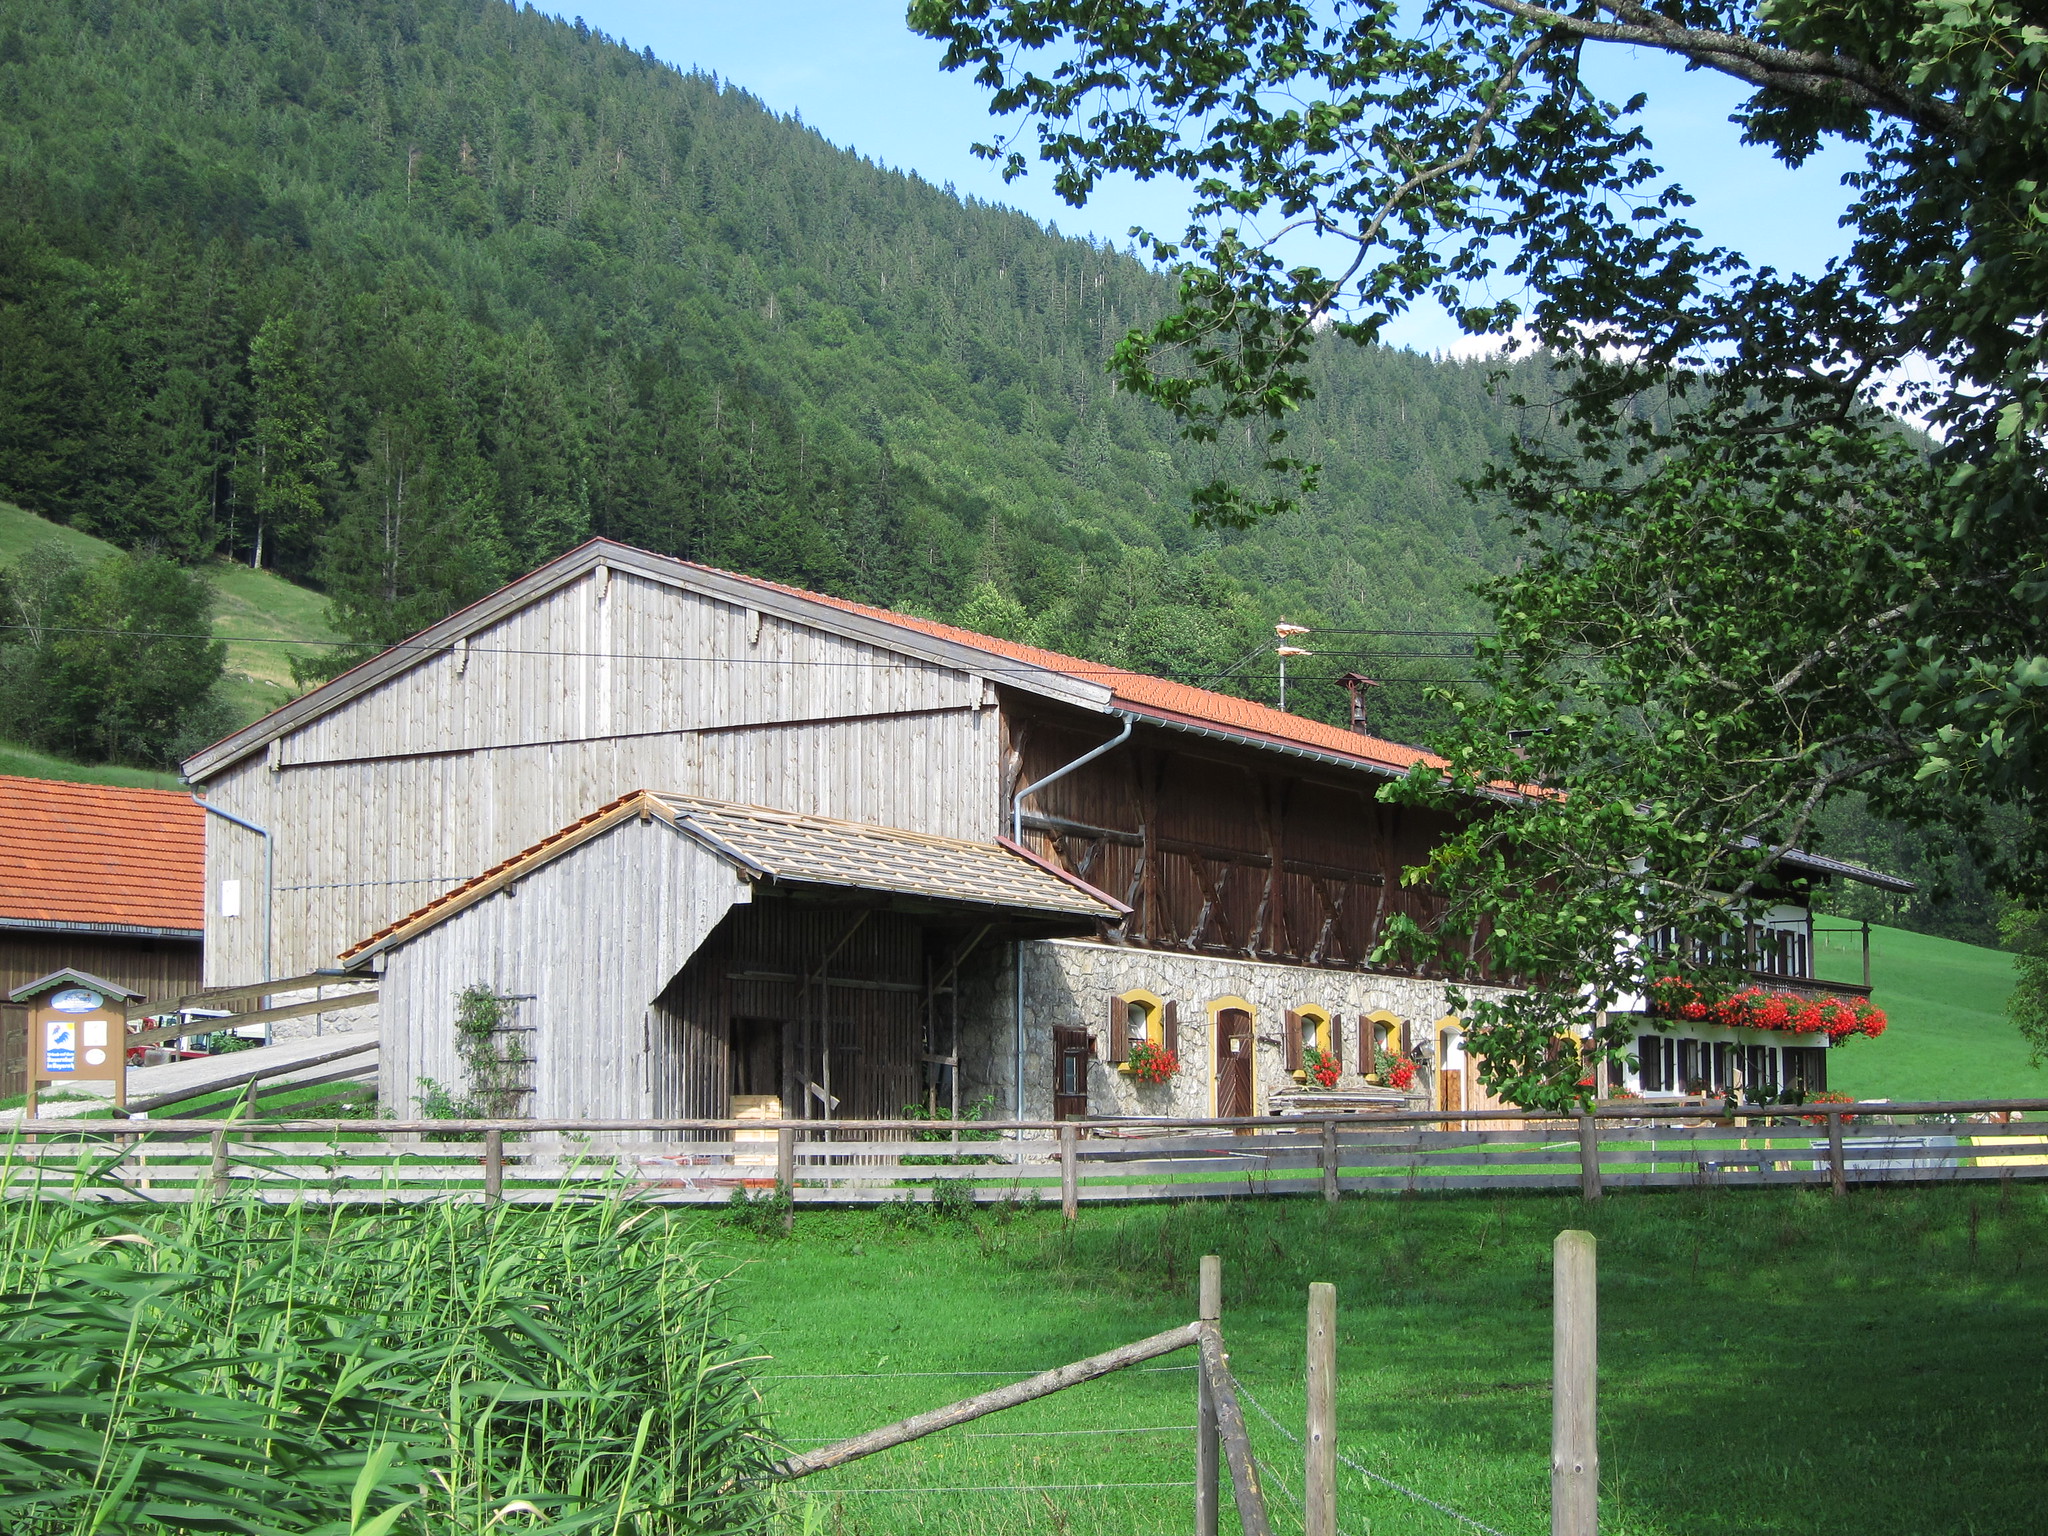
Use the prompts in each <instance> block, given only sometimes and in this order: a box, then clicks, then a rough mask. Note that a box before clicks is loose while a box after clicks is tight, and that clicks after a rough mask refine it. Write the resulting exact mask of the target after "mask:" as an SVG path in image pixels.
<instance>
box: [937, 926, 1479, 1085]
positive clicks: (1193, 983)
mask: <svg viewBox="0 0 2048 1536" xmlns="http://www.w3.org/2000/svg"><path fill="white" fill-rule="evenodd" d="M1017 948H1021V950H1022V952H1023V959H1024V1104H1023V1111H1022V1114H1021V1116H1020V1117H1019V1118H1023V1119H1032V1120H1039V1119H1049V1118H1050V1117H1051V1115H1052V1107H1053V1106H1052V1090H1053V1057H1052V1031H1053V1029H1054V1028H1055V1027H1056V1026H1057V1027H1063V1028H1083V1027H1085V1028H1086V1029H1087V1030H1088V1031H1089V1033H1090V1035H1091V1036H1092V1038H1093V1040H1094V1043H1095V1054H1096V1059H1095V1060H1093V1061H1092V1062H1091V1063H1090V1064H1089V1069H1088V1110H1089V1113H1090V1114H1095V1115H1173V1116H1186V1117H1200V1116H1207V1115H1211V1114H1213V1113H1214V1112H1215V1111H1214V1098H1213V1092H1214V1090H1213V1079H1214V1061H1215V1051H1214V1046H1213V1035H1212V1029H1211V1019H1212V1008H1213V1007H1214V1006H1215V1005H1218V1004H1219V1003H1221V1002H1223V1001H1224V1000H1226V999H1228V1000H1233V1005H1234V1006H1242V1005H1249V1008H1250V1011H1251V1015H1252V1024H1253V1036H1254V1039H1255V1041H1256V1051H1255V1055H1254V1065H1253V1088H1252V1091H1253V1098H1254V1103H1255V1105H1256V1109H1257V1112H1258V1113H1260V1114H1263V1113H1265V1111H1266V1097H1267V1094H1268V1093H1269V1092H1270V1091H1272V1090H1273V1089H1276V1088H1289V1087H1294V1086H1296V1085H1295V1083H1294V1080H1293V1078H1292V1077H1291V1076H1290V1075H1289V1073H1288V1072H1287V1069H1286V1045H1285V1041H1284V1038H1283V1035H1282V1029H1283V1027H1284V1023H1285V1018H1286V1014H1287V1012H1288V1010H1290V1009H1294V1010H1299V1009H1303V1008H1322V1009H1326V1010H1328V1012H1329V1013H1330V1014H1331V1016H1332V1018H1333V1020H1334V1021H1335V1022H1336V1023H1337V1024H1338V1026H1339V1027H1340V1028H1341V1029H1342V1031H1343V1060H1344V1075H1343V1077H1342V1078H1341V1079H1340V1080H1339V1082H1338V1085H1337V1086H1338V1087H1339V1088H1340V1089H1343V1088H1359V1087H1363V1086H1364V1076H1363V1072H1362V1064H1361V1062H1360V1059H1359V1056H1360V1048H1359V1018H1360V1016H1361V1015H1363V1014H1370V1013H1375V1012H1380V1011H1385V1012H1387V1013H1390V1014H1392V1015H1394V1017H1395V1018H1397V1019H1404V1020H1406V1021H1407V1022H1408V1023H1409V1024H1411V1025H1412V1026H1413V1029H1414V1037H1415V1039H1416V1040H1418V1041H1422V1040H1428V1039H1430V1038H1431V1037H1432V1034H1433V1026H1434V1025H1435V1024H1436V1022H1437V1021H1438V1020H1439V1019H1442V1018H1444V1017H1445V1016H1447V1015H1448V1014H1449V1013H1450V1011H1451V1007H1450V1001H1449V999H1448V997H1447V996H1446V991H1445V985H1444V983H1442V982H1437V981H1420V980H1416V979H1414V978H1412V977H1405V976H1384V975H1375V974H1370V973H1365V972H1358V971H1336V970H1324V969H1320V968H1312V967H1308V966H1296V965H1275V964H1272V963H1270V962H1266V961H1258V960H1234V959H1226V958H1223V957H1220V956H1209V955H1186V954H1174V953H1171V952H1166V951H1160V950H1152V949H1136V948H1125V947H1122V946H1119V945H1111V944H1098V943H1094V942H1092V941H1089V940H1085V939H1054V940H1041V941H1033V942H1030V943H1026V944H1023V945H1021V946H1017ZM1013 953H1014V949H1013V948H1012V947H1011V946H1005V950H1004V952H1003V955H1002V958H1001V960H1000V961H999V962H998V963H996V964H993V965H989V966H986V967H984V968H982V969H980V970H979V971H978V972H977V973H976V974H974V975H972V976H963V978H962V986H961V1045H960V1049H961V1068H962V1071H961V1102H962V1103H963V1104H966V1103H969V1102H971V1101H972V1100H973V1099H975V1098H977V1097H979V1096H981V1095H983V1094H988V1095H991V1096H993V1098H994V1100H995V1109H994V1112H993V1117H994V1118H999V1119H1008V1118H1010V1116H1011V1114H1012V1112H1013V1111H1012V1105H1011V1097H1012V1083H1013V1080H1014V1076H1015V1069H1014V1061H1015V1056H1014V1051H1015V1034H1014V1023H1013V1020H1014V1016H1015V1005H1016V996H1015V991H1014V988H1015V976H1016V973H1015V971H1014V970H1013V969H1012V962H1011V955H1012V954H1013ZM1131 991H1144V992H1150V993H1153V994H1155V995H1157V996H1158V997H1160V998H1163V999H1169V1000H1171V1001H1173V1002H1175V1003H1177V1004H1178V1005H1179V1018H1180V1040H1179V1045H1180V1049H1179V1055H1180V1063H1181V1069H1180V1072H1179V1073H1178V1074H1177V1075H1176V1076H1175V1077H1174V1078H1173V1079H1172V1080H1170V1081H1168V1082H1165V1083H1160V1084H1156V1085H1150V1084H1141V1083H1138V1082H1136V1081H1134V1080H1133V1079H1132V1078H1131V1077H1130V1076H1129V1075H1128V1074H1126V1073H1123V1072H1119V1071H1118V1070H1117V1069H1116V1068H1115V1067H1113V1066H1111V1065H1110V1064H1109V1063H1108V1062H1107V1061H1106V1060H1104V1059H1103V1057H1104V1056H1105V1055H1106V1052H1105V1049H1104V1036H1105V1034H1106V1032H1107V1030H1108V1028H1109V1021H1110V999H1111V998H1114V997H1118V996H1120V995H1122V994H1124V993H1126V992H1131ZM1433 1076H1434V1075H1433V1074H1429V1073H1426V1074H1425V1077H1424V1080H1423V1081H1422V1082H1421V1083H1419V1084H1418V1087H1420V1088H1423V1089H1425V1090H1427V1089H1428V1088H1429V1087H1430V1085H1431V1083H1432V1082H1433Z"/></svg>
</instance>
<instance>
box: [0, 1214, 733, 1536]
mask: <svg viewBox="0 0 2048 1536" xmlns="http://www.w3.org/2000/svg"><path fill="white" fill-rule="evenodd" d="M129 1209H130V1210H131V1211H132V1209H133V1208H132V1207H131V1208H129ZM7 1214H8V1226H7V1227H6V1229H5V1230H4V1231H0V1241H4V1247H0V1264H4V1277H5V1282H6V1284H7V1285H8V1286H9V1287H10V1289H11V1290H12V1291H13V1293H14V1294H12V1295H9V1296H7V1297H6V1298H5V1301H4V1308H5V1310H4V1313H0V1525H4V1526H5V1528H6V1529H7V1530H8V1532H9V1533H10V1536H90V1533H95V1532H97V1533H106V1536H127V1533H135V1536H170V1533H172V1532H180V1531H188V1530H206V1531H219V1532H227V1533H236V1536H393V1533H406V1536H429V1533H431V1536H454V1533H458V1532H464V1533H482V1532H485V1531H489V1530H494V1529H495V1528H496V1527H497V1526H498V1525H499V1524H500V1523H502V1522H501V1521H500V1518H499V1516H500V1513H501V1512H502V1511H503V1510H505V1509H506V1508H507V1507H508V1506H509V1505H514V1504H520V1503H523V1505H524V1507H525V1508H526V1509H527V1510H529V1511H530V1512H531V1515H530V1517H529V1519H527V1520H522V1521H520V1522H518V1523H517V1524H515V1525H513V1526H512V1527H511V1528H512V1529H525V1530H533V1531H545V1532H550V1533H557V1532H561V1533H566V1532H571V1531H582V1530H607V1531H612V1532H615V1533H624V1532H632V1533H635V1536H640V1533H647V1536H652V1533H655V1532H660V1533H661V1536H670V1533H673V1532H677V1531H682V1530H694V1529H718V1530H721V1531H724V1530H731V1531H742V1530H748V1529H753V1528H755V1526H756V1523H757V1520H758V1517H759V1510H758V1509H757V1507H756V1504H755V1501H754V1498H753V1495H752V1494H751V1493H749V1492H748V1491H747V1486H746V1479H747V1478H748V1477H749V1476H750V1475H751V1474H752V1473H754V1472H756V1471H758V1470H759V1469H761V1468H762V1467H765V1466H766V1464H767V1462H768V1459H769V1456H768V1452H769V1449H770V1447H769V1444H768V1441H767V1440H766V1438H765V1436H764V1435H763V1434H762V1432H761V1430H760V1427H759V1424H758V1419H757V1415H756V1409H755V1407H754V1404H753V1399H752V1397H751V1394H750V1390H749V1388H748V1386H747V1383H746V1380H745V1377H744V1375H743V1374H742V1373H741V1372H740V1371H737V1370H733V1369H731V1368H730V1367H731V1366H732V1365H733V1364H735V1360H734V1357H733V1356H732V1355H731V1353H730V1352H729V1351H728V1350H726V1348H725V1347H724V1345H723V1343H722V1341H721V1339H720V1338H719V1335H718V1333H717V1331H716V1326H715V1323H716V1317H715V1307H716V1302H715V1298H714V1295H713V1292H712V1289H711V1287H710V1285H709V1284H708V1283H707V1282H706V1281H705V1280H704V1279H703V1278H702V1277H701V1275H700V1274H699V1272H698V1269H697V1266H696V1258H697V1255H696V1251H695V1249H694V1248H692V1247H691V1246H690V1245H689V1244H687V1243H686V1242H683V1241H681V1240H680V1239H678V1238H677V1237H675V1236H674V1235H673V1233H672V1232H671V1230H670V1228H669V1226H668V1224H667V1222H666V1220H665V1219H664V1218H663V1217H662V1216H661V1215H659V1214H658V1213H657V1214H655V1215H653V1217H652V1219H649V1220H645V1221H642V1222H639V1223H637V1224H636V1223H634V1222H633V1221H632V1220H631V1219H630V1218H629V1219H627V1220H621V1216H622V1214H624V1213H623V1211H622V1208H620V1207H616V1206H605V1205H598V1206H583V1207H564V1208H561V1209H559V1210H533V1211H507V1210H498V1211H486V1210H483V1209H481V1208H476V1207H448V1208H423V1209H419V1210H413V1211H407V1212H403V1213H399V1214H397V1215H360V1214H350V1213H341V1212H314V1211H310V1210H308V1211H291V1210H277V1209H266V1208H262V1207H244V1206H236V1205H222V1206H214V1207H206V1206H196V1207H184V1208H170V1209H165V1210H160V1211H153V1212H144V1213H141V1214H140V1215H139V1216H130V1215H127V1214H118V1213H112V1212H109V1210H108V1209H107V1208H106V1207H103V1206H101V1207H90V1206H79V1207H62V1206H51V1205H40V1206H38V1205H27V1204H19V1205H16V1206H15V1207H13V1208H11V1209H10V1210H9V1212H8V1213H7ZM131 1225H134V1226H139V1229H140V1230H130V1227H131Z"/></svg>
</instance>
